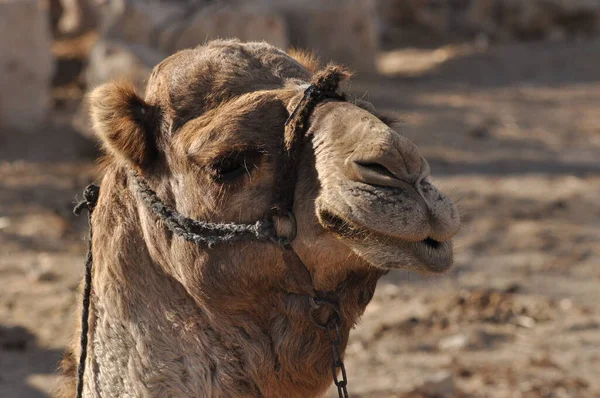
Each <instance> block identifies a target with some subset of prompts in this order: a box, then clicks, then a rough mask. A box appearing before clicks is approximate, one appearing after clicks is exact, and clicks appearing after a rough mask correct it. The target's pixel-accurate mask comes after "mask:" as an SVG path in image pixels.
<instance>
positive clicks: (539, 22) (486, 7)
mask: <svg viewBox="0 0 600 398" xmlns="http://www.w3.org/2000/svg"><path fill="white" fill-rule="evenodd" d="M377 2H378V5H377V10H378V18H379V20H380V21H381V29H382V32H383V33H384V37H386V38H388V36H390V37H392V39H391V40H393V39H396V41H398V40H400V41H402V39H403V38H404V39H406V37H409V38H412V39H415V38H418V37H425V38H426V39H429V40H430V41H431V40H432V41H436V40H437V41H448V40H453V39H465V38H466V39H473V38H475V37H477V36H478V35H481V34H485V35H486V36H487V37H490V38H492V39H495V40H507V39H511V38H512V39H514V38H517V39H545V38H548V39H551V40H562V39H563V38H565V37H566V36H567V35H569V34H570V35H577V34H581V33H585V34H590V33H597V32H598V31H599V28H600V0H527V1H523V0H463V1H456V2H450V1H444V2H439V1H427V0H377ZM411 34H412V36H411ZM420 40H422V39H420ZM405 41H406V40H405Z"/></svg>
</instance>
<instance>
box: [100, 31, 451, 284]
mask: <svg viewBox="0 0 600 398" xmlns="http://www.w3.org/2000/svg"><path fill="white" fill-rule="evenodd" d="M316 68H317V67H316V65H315V62H313V61H311V60H310V59H307V57H305V56H300V55H297V56H291V55H288V54H286V53H284V52H282V51H280V50H278V49H276V48H274V47H272V46H269V45H267V44H264V43H240V42H238V41H214V42H211V43H208V44H206V45H204V46H201V47H198V48H195V49H191V50H185V51H181V52H179V53H177V54H175V55H173V56H171V57H169V58H167V59H166V60H165V61H163V62H162V63H161V64H159V65H158V66H157V67H156V68H155V69H154V71H153V73H152V75H151V77H150V79H149V82H148V86H147V91H146V96H145V99H142V98H140V97H138V96H137V95H136V94H135V93H134V92H133V90H132V88H131V87H130V86H128V85H126V84H121V83H110V84H107V85H104V86H101V87H99V88H98V89H96V90H95V91H94V93H93V94H92V96H91V108H92V115H93V120H94V124H95V130H96V131H97V133H98V134H99V135H100V137H101V139H102V142H103V144H104V146H105V147H106V149H107V152H108V153H109V155H110V157H111V158H112V161H113V164H115V165H117V166H127V167H129V168H133V169H135V170H137V171H138V172H140V173H141V174H142V175H144V176H146V177H147V178H148V180H149V181H150V183H151V184H152V185H153V186H154V187H156V190H157V191H158V193H159V195H160V196H161V197H162V198H164V199H165V200H166V201H168V202H171V203H173V204H174V206H175V207H176V208H177V209H178V210H179V211H180V212H181V213H183V214H185V215H187V216H189V217H193V218H197V219H201V220H209V221H213V222H224V221H230V222H254V221H256V220H258V219H261V218H262V217H264V215H265V214H268V212H269V211H270V209H271V206H272V205H273V197H274V194H275V193H276V191H277V189H278V188H279V187H278V186H275V179H276V174H277V173H278V170H280V169H281V153H282V140H283V134H284V123H285V121H286V119H287V118H288V116H289V114H290V112H292V110H293V109H294V107H295V105H296V104H297V103H298V102H299V101H300V99H301V98H302V96H303V92H304V90H305V89H306V87H307V85H308V82H310V80H311V76H312V75H313V73H315V71H316ZM384 120H385V119H384V118H382V117H379V116H378V115H377V113H376V112H375V110H374V108H373V106H372V105H370V104H368V103H366V102H362V101H346V102H345V101H339V100H333V99H329V100H325V101H323V102H321V103H320V104H319V105H318V106H317V107H316V109H315V110H314V112H313V113H312V116H311V118H310V125H309V128H308V131H307V135H306V139H305V141H306V145H305V147H304V148H303V152H302V154H301V156H300V158H299V159H297V161H298V172H299V174H298V181H297V184H296V192H295V195H296V196H295V204H294V213H295V215H296V218H297V220H298V236H297V239H296V240H295V241H294V242H293V247H294V250H295V251H296V253H297V254H298V255H299V257H300V258H301V259H302V261H303V262H304V263H305V264H306V265H307V267H308V268H309V269H310V270H311V272H312V273H313V274H314V275H315V277H316V279H317V282H316V283H320V284H322V285H323V286H325V287H327V285H328V283H329V282H328V281H330V282H331V283H334V282H333V281H334V280H336V281H337V282H339V281H340V280H343V276H344V275H347V274H348V273H349V272H353V271H360V270H365V269H379V270H381V269H384V270H389V269H397V268H410V269H414V270H418V271H423V272H429V273H440V272H443V271H445V270H447V269H448V268H449V267H450V266H451V264H452V243H451V238H452V237H453V236H454V235H455V234H456V232H457V231H458V228H459V215H458V212H457V209H456V207H455V205H454V204H453V202H452V201H451V200H450V199H449V198H448V197H447V196H445V195H444V194H442V193H441V192H440V191H438V190H437V188H435V187H434V186H433V185H432V184H431V183H430V181H429V173H430V169H429V165H428V163H427V161H426V160H425V159H424V158H423V157H422V156H421V155H420V153H419V151H418V149H417V147H416V146H415V145H414V144H413V143H412V142H410V141H409V140H408V139H406V138H405V137H403V136H402V135H401V134H400V133H399V132H398V131H396V130H395V129H394V128H393V127H392V126H391V125H389V124H386V122H385V121H384ZM144 228H146V230H147V231H151V230H152V228H154V223H150V222H147V223H144ZM278 228H280V229H285V228H286V225H285V223H284V222H283V221H282V222H281V225H278ZM158 244H159V243H157V245H158ZM184 244H186V243H180V245H184ZM173 245H175V244H171V246H169V247H167V246H165V247H164V248H163V249H160V248H158V249H156V256H163V257H164V256H165V253H167V252H168V253H171V254H170V256H171V257H169V258H168V259H164V261H163V262H165V263H169V262H173V256H176V257H177V256H179V257H178V261H180V262H182V263H183V262H185V260H186V256H187V257H191V256H192V255H193V256H196V257H202V258H203V259H206V258H208V259H210V258H211V256H222V255H223V252H224V251H225V250H230V249H229V248H215V249H214V250H213V251H211V250H212V249H211V250H204V251H202V252H201V253H196V254H192V253H191V252H189V251H186V250H184V249H183V246H181V247H179V248H180V249H181V250H179V251H178V250H175V249H176V248H177V247H176V246H173ZM255 246H256V247H258V246H260V251H261V255H262V256H265V257H269V256H275V254H273V253H275V252H274V250H276V249H277V248H276V247H274V246H275V245H271V244H269V243H265V244H264V245H263V246H261V245H259V244H255ZM243 250H250V251H251V250H252V249H246V246H244V248H242V250H238V254H236V256H240V252H242V254H243ZM213 253H214V254H213ZM230 258H232V259H233V257H231V256H230ZM236 258H239V257H236ZM188 260H190V261H188V263H194V260H192V259H190V258H188ZM196 261H197V259H196ZM231 263H234V264H235V261H232V262H231ZM238 263H239V261H238ZM172 267H173V272H174V273H175V274H177V273H178V272H181V270H180V269H179V270H177V268H178V266H177V265H173V266H172ZM257 272H258V271H257ZM340 277H341V279H340Z"/></svg>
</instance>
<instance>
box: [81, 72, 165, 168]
mask: <svg viewBox="0 0 600 398" xmlns="http://www.w3.org/2000/svg"><path fill="white" fill-rule="evenodd" d="M89 100H90V112H91V116H92V123H93V128H94V131H95V132H96V134H98V136H99V137H100V139H101V140H102V143H103V144H104V146H105V147H106V149H107V151H108V152H109V153H110V154H111V155H113V156H114V157H115V158H117V159H118V160H121V161H124V162H126V163H127V164H129V165H130V166H133V167H135V168H136V169H138V170H141V169H143V168H145V167H146V166H148V165H149V164H150V163H152V161H153V160H154V159H155V158H156V154H157V150H156V142H155V139H154V130H153V129H154V127H153V123H151V118H152V115H151V113H153V112H152V109H151V107H150V106H148V105H147V104H146V103H145V102H144V100H143V99H142V98H140V97H139V96H138V95H137V94H136V93H135V89H134V87H133V85H132V84H129V83H107V84H104V85H102V86H100V87H98V88H96V89H95V90H94V91H93V92H92V93H91V94H90V97H89Z"/></svg>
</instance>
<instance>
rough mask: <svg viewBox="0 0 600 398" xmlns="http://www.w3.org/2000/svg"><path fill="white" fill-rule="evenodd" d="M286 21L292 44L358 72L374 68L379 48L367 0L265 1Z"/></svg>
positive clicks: (373, 11) (376, 31)
mask: <svg viewBox="0 0 600 398" xmlns="http://www.w3.org/2000/svg"><path fill="white" fill-rule="evenodd" d="M265 4H266V5H267V7H269V8H270V9H273V10H277V11H278V12H279V13H281V14H282V15H283V16H284V17H285V20H286V22H287V25H288V35H289V39H290V43H291V45H292V47H295V48H301V49H306V50H310V51H313V52H315V54H316V55H317V56H319V57H320V58H321V60H323V61H325V62H328V61H330V60H333V61H336V62H339V63H342V64H344V65H346V66H348V67H350V68H351V69H353V70H355V71H357V72H359V73H373V72H375V71H376V59H377V53H378V50H379V38H378V29H377V18H376V10H375V7H374V4H373V3H372V2H371V1H368V0H333V1H319V0H304V1H291V0H287V1H286V0H280V1H274V0H271V1H266V2H265Z"/></svg>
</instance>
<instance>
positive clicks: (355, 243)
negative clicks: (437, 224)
mask: <svg viewBox="0 0 600 398" xmlns="http://www.w3.org/2000/svg"><path fill="white" fill-rule="evenodd" d="M318 218H319V223H320V224H321V226H322V227H323V228H324V229H325V230H326V231H328V232H330V233H332V234H334V235H335V236H336V237H337V238H338V239H339V240H341V241H343V242H344V243H345V244H347V245H348V246H349V247H350V248H351V249H354V251H355V252H356V253H357V254H358V255H359V256H360V257H363V258H364V259H365V260H367V261H368V262H369V263H371V264H372V265H374V266H376V267H379V268H385V269H402V268H414V269H416V270H417V271H424V272H426V273H433V274H439V273H444V272H446V271H447V270H448V269H450V268H451V267H452V264H453V262H454V259H453V246H452V241H451V240H448V241H443V242H442V241H438V240H435V239H433V238H431V237H427V238H425V239H423V240H418V241H411V240H407V239H402V238H399V237H395V236H389V235H383V234H381V233H379V232H377V231H373V230H372V229H369V228H368V227H366V226H359V225H356V223H354V222H351V221H348V220H347V219H346V218H344V217H342V216H340V215H338V214H335V213H333V212H331V211H329V210H323V211H320V212H319V217H318ZM369 246H371V247H370V250H365V248H366V247H369ZM373 249H375V250H373ZM365 253H367V254H366V255H365ZM394 257H395V258H394Z"/></svg>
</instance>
